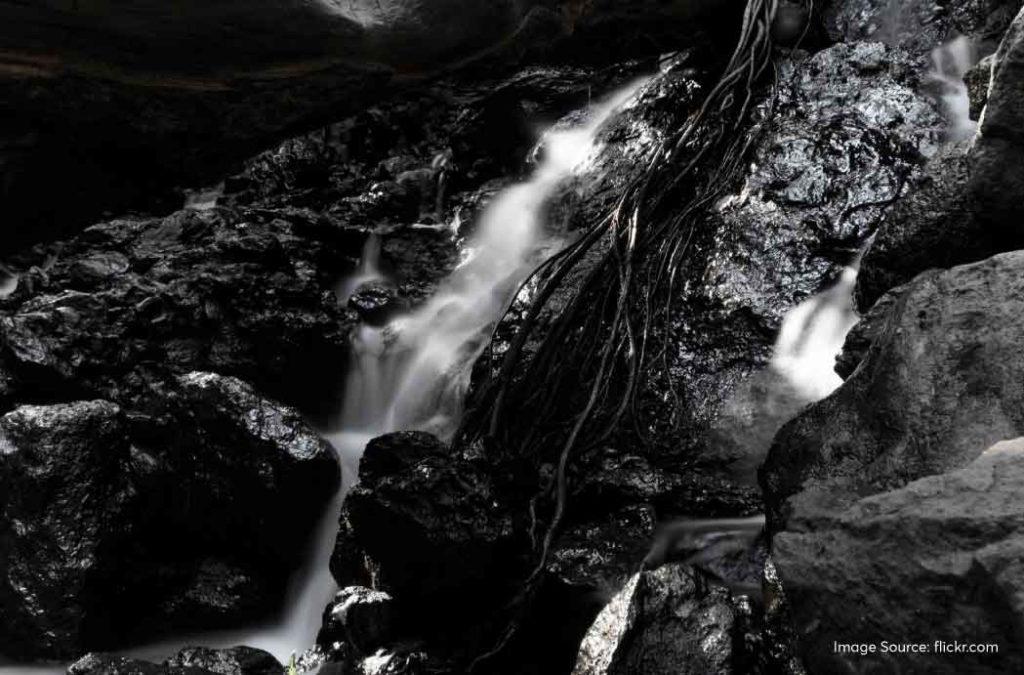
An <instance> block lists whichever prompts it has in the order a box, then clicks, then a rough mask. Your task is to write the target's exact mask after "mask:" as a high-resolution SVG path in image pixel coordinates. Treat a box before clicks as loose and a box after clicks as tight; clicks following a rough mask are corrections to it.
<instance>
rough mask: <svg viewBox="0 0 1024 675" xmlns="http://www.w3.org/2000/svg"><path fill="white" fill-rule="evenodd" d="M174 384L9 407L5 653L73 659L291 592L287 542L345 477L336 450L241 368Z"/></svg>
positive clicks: (256, 611) (301, 534)
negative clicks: (150, 393) (149, 392)
mask: <svg viewBox="0 0 1024 675" xmlns="http://www.w3.org/2000/svg"><path fill="white" fill-rule="evenodd" d="M168 389H170V387H169V385H168ZM163 393H164V395H165V396H166V397H165V398H162V399H160V401H161V403H160V404H159V407H156V406H154V407H153V408H152V409H150V410H148V411H147V412H141V411H135V412H129V411H126V410H124V409H123V408H121V407H120V406H118V405H116V404H114V403H111V402H108V401H100V400H96V401H81V402H76V403H67V404H54V405H46V406H21V407H18V408H17V409H15V410H14V411H13V412H10V413H8V414H7V415H5V416H3V417H0V439H2V448H3V452H2V453H0V485H2V487H3V490H2V492H0V495H2V498H0V506H2V509H0V513H2V514H3V515H2V516H0V532H2V533H3V537H2V541H3V549H2V553H0V559H2V560H3V562H4V567H3V569H4V576H3V578H2V580H0V619H2V621H3V624H4V625H5V626H7V627H9V628H10V630H9V631H5V633H4V635H3V637H2V639H0V650H2V651H3V652H5V653H11V654H18V655H20V656H45V657H65V658H66V657H71V656H76V655H78V654H80V653H81V652H82V651H84V650H85V649H88V648H111V647H114V646H116V645H118V644H123V641H124V640H140V639H146V638H152V637H154V636H158V635H160V634H161V633H162V632H166V631H168V630H193V629H196V628H204V627H205V628H209V627H215V626H221V627H227V626H233V625H236V624H237V623H238V622H242V621H245V620H247V619H249V618H250V617H252V616H259V615H263V614H266V613H268V612H270V611H272V610H274V608H276V606H277V605H278V604H279V603H280V601H281V600H282V589H283V588H284V587H285V586H286V584H287V579H288V577H289V575H290V573H291V571H292V570H293V569H294V567H295V565H296V561H295V560H294V556H292V555H291V554H290V553H289V550H290V548H291V547H292V546H294V547H298V548H301V545H302V542H304V541H305V538H306V537H307V536H308V534H309V532H310V530H311V528H312V526H313V524H314V523H315V522H316V521H317V519H318V517H319V515H320V513H321V510H322V509H323V508H324V505H325V504H326V501H327V499H328V498H329V497H330V495H331V494H332V493H333V491H334V490H335V489H336V486H337V480H338V476H337V464H336V462H335V460H334V457H333V452H332V450H331V449H330V448H329V447H328V446H327V445H326V444H325V443H324V442H323V441H322V440H320V438H319V437H318V436H317V435H316V434H315V433H314V432H313V431H312V430H311V429H309V428H308V427H307V426H306V425H305V423H304V422H303V421H302V418H301V417H300V416H299V415H298V413H297V412H296V411H294V410H292V409H289V408H287V407H284V406H281V405H280V404H277V403H274V402H272V401H269V400H266V399H263V398H261V397H260V396H259V395H258V394H256V393H255V392H254V391H253V390H252V389H251V388H250V387H248V385H245V384H244V383H242V382H240V381H239V380H235V379H233V378H224V377H221V376H217V375H212V374H204V373H195V374H191V375H188V376H184V377H183V378H181V381H180V382H178V383H177V385H176V388H175V389H173V390H167V391H164V392H163ZM288 542H292V544H291V546H290V545H289V543H288Z"/></svg>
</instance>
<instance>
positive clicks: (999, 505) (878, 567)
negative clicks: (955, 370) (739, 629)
mask: <svg viewBox="0 0 1024 675" xmlns="http://www.w3.org/2000/svg"><path fill="white" fill-rule="evenodd" d="M1022 479H1024V439H1017V440H1016V441H1013V442H1009V443H1000V444H997V445H996V446H994V447H993V448H991V449H990V450H988V451H987V452H985V454H984V455H982V456H981V457H979V458H978V459H976V460H974V461H973V462H972V463H970V464H969V465H967V466H966V467H964V468H962V469H958V470H955V471H952V472H949V473H944V474H941V475H937V476H929V477H926V478H921V479H919V480H916V481H913V482H911V483H909V484H907V485H905V486H904V487H901V488H899V489H896V490H892V491H889V492H881V493H878V494H874V495H871V496H867V497H864V498H862V499H860V500H858V501H856V502H855V503H853V504H851V505H850V506H849V507H848V508H845V509H843V508H840V509H836V510H833V511H829V512H828V513H824V514H820V515H818V516H815V517H814V518H813V519H811V520H802V519H799V518H793V519H791V520H790V521H789V523H788V529H787V530H786V531H784V532H780V533H779V534H777V535H776V537H775V540H774V558H775V562H776V564H777V566H778V568H779V572H780V574H781V576H782V578H783V580H784V582H785V588H786V594H787V597H788V599H789V601H790V603H791V605H792V613H793V617H794V618H795V619H796V631H797V636H798V638H799V639H800V640H801V641H802V642H801V644H802V646H803V654H804V658H805V662H806V664H807V667H808V668H809V669H810V672H836V671H843V670H846V669H851V668H857V669H869V670H871V671H872V672H902V671H905V670H906V669H908V668H912V669H913V670H915V671H917V670H921V671H927V672H931V673H963V672H971V673H1005V672H1013V671H1017V670H1020V669H1021V668H1022V667H1024V647H1022V642H1021V637H1022V636H1021V628H1020V626H1021V620H1022V618H1024V617H1022V611H1024V607H1022V605H1021V602H1020V598H1021V597H1022V592H1024V574H1022V572H1024V570H1022V569H1021V563H1020V560H1021V553H1022V552H1024V504H1022V502H1021V500H1020V498H1019V497H1020V495H1019V488H1020V483H1021V480H1022ZM882 589H884V591H883V590H882ZM883 640H885V641H888V642H890V643H895V644H925V645H926V646H927V648H928V650H927V652H925V653H923V654H917V655H908V654H899V653H890V654H882V653H875V654H869V655H865V656H860V655H837V654H836V653H835V652H834V650H833V649H832V648H831V645H832V644H833V641H839V642H843V643H868V644H871V643H874V644H877V645H881V644H884V643H883V642H882V641H883ZM936 641H942V642H943V643H954V642H960V643H962V644H963V643H970V644H973V645H995V646H996V649H997V650H998V652H997V653H991V654H972V653H966V652H952V651H951V652H946V653H943V652H941V651H938V649H937V647H936V645H935V642H936ZM952 649H955V647H952Z"/></svg>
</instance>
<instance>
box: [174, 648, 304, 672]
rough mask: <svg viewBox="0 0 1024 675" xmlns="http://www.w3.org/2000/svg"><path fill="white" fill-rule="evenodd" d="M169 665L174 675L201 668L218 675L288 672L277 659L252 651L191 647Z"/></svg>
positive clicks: (181, 652) (265, 653)
mask: <svg viewBox="0 0 1024 675" xmlns="http://www.w3.org/2000/svg"><path fill="white" fill-rule="evenodd" d="M166 665H167V666H168V669H169V670H171V671H172V672H173V670H174V669H176V668H182V669H187V668H200V669H203V670H204V671H209V672H211V673H216V674H217V675H281V674H282V673H283V672H284V668H283V667H282V666H281V664H280V663H278V662H277V659H275V658H274V657H273V656H271V655H270V654H268V653H267V652H264V651H261V650H259V649H253V648H252V647H234V648H232V649H209V648H207V647H188V648H186V649H183V650H181V651H180V652H178V653H177V654H175V655H174V656H172V657H171V658H169V659H167V662H166Z"/></svg>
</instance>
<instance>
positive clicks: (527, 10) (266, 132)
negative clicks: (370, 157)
mask: <svg viewBox="0 0 1024 675" xmlns="http://www.w3.org/2000/svg"><path fill="white" fill-rule="evenodd" d="M729 7H730V9H731V10H732V11H729V12H727V13H723V12H722V9H721V3H718V2H706V1H705V2H698V3H692V2H686V3H673V4H671V5H665V4H664V3H660V2H644V3H642V6H632V5H631V6H629V7H627V8H623V7H622V6H620V3H618V2H614V1H612V2H598V3H579V2H577V1H576V0H564V1H559V2H553V3H549V2H541V1H539V0H529V1H527V2H513V1H511V0H501V1H499V2H489V3H482V4H481V3H479V2H476V1H475V0H445V1H444V2H431V3H422V2H413V1H402V2H393V3H389V4H385V5H381V4H379V3H377V2H375V0H359V1H358V2H355V3H346V4H345V5H344V6H342V5H337V4H329V3H326V4H325V3H312V2H294V3H286V4H284V5H282V4H280V3H274V2H268V1H266V0H263V1H261V2H259V3H258V4H256V5H253V6H247V7H245V8H244V9H242V8H239V7H233V6H211V5H210V4H209V3H202V2H197V1H195V0H189V1H188V2H184V3H183V4H180V5H179V6H177V7H176V9H175V11H174V12H173V13H168V11H167V8H166V7H165V6H163V5H162V4H160V3H158V2H144V3H142V4H140V5H138V6H136V7H133V8H132V10H131V11H127V10H126V9H124V8H118V7H109V6H106V5H104V4H103V3H96V2H91V1H88V0H83V2H82V3H81V4H80V5H79V4H73V5H59V4H58V3H49V4H46V5H39V6H36V5H24V4H21V3H11V2H8V3H6V4H5V6H4V9H3V11H4V23H3V28H2V33H0V34H2V36H3V42H4V44H5V53H4V56H3V59H2V61H0V101H3V109H4V113H5V119H10V120H11V123H10V125H9V127H8V129H7V130H6V131H5V134H4V135H3V137H2V138H0V161H2V162H3V163H4V165H5V181H4V184H3V186H2V188H3V192H2V197H0V198H2V199H3V201H4V203H5V205H7V207H8V216H9V220H8V222H12V223H19V224H20V225H22V226H21V227H17V228H8V231H5V235H4V236H5V240H9V239H10V238H11V237H12V235H17V236H18V237H19V238H20V239H21V240H22V241H25V240H26V239H27V240H33V239H35V238H38V237H39V236H40V235H45V234H47V233H53V232H54V231H58V232H59V231H61V230H63V231H64V232H65V233H66V232H68V231H70V230H71V229H72V228H74V229H77V228H78V227H79V226H81V225H82V224H85V223H88V222H90V221H92V220H94V219H96V218H97V217H99V216H100V214H102V213H104V212H105V211H114V212H123V211H124V210H126V209H130V208H136V209H140V208H141V209H147V210H148V209H151V208H153V207H154V206H155V202H158V200H159V201H160V202H162V203H160V205H159V208H160V209H162V210H163V211H164V212H167V211H169V210H171V209H172V208H174V206H177V205H180V203H181V202H180V201H178V203H177V204H174V199H175V197H177V198H178V199H179V200H180V193H178V194H175V191H172V190H169V189H168V188H170V187H171V186H174V185H180V184H183V183H185V184H189V185H193V186H194V185H208V184H210V183H214V182H217V181H218V180H219V179H221V178H222V177H223V175H224V174H225V173H227V171H228V170H229V168H230V167H231V166H232V165H233V164H234V163H236V162H238V161H240V160H241V159H243V158H244V157H246V156H249V155H251V154H253V153H254V152H258V151H259V150H260V149H262V148H264V147H265V146H266V145H267V144H268V143H271V142H273V141H274V140H276V139H278V138H280V137H281V136H282V135H283V134H285V133H287V132H290V131H294V130H296V129H302V128H304V127H306V128H308V127H309V126H312V125H313V124H315V123H317V121H322V120H324V119H325V118H329V117H330V116H333V117H334V118H335V119H336V118H337V117H339V116H341V115H343V114H352V113H354V112H357V111H359V110H362V109H364V108H366V106H367V105H369V104H372V103H373V102H374V101H377V100H380V99H382V98H384V97H385V96H386V95H387V94H389V93H392V92H394V91H396V90H401V89H407V88H410V87H412V86H416V85H420V84H422V83H423V82H424V81H425V80H428V79H429V78H430V77H431V76H433V75H436V74H437V73H438V72H444V71H446V70H448V71H450V70H459V69H461V70H466V69H467V68H474V69H476V70H477V71H483V72H485V73H502V72H505V71H507V70H509V69H510V68H511V67H513V66H514V65H515V64H516V63H519V62H521V61H523V60H531V59H538V58H542V57H544V56H546V55H557V58H560V59H561V60H563V61H564V60H566V59H574V60H583V59H581V58H580V57H581V56H582V55H586V57H587V58H588V59H589V60H591V61H595V60H596V61H598V62H599V63H602V64H607V63H608V61H609V60H610V59H619V60H621V59H623V58H625V57H626V55H628V54H641V55H656V54H657V53H658V51H659V50H663V49H667V48H669V47H670V46H678V45H686V44H692V43H693V42H694V40H695V38H696V37H698V36H700V35H702V34H703V33H706V29H707V28H708V27H709V26H715V25H717V24H719V19H721V18H723V14H727V15H728V16H729V17H730V18H734V17H735V14H736V12H737V11H738V9H739V8H740V7H741V3H740V2H738V0H731V1H730V2H729ZM612 17H614V19H613V18H612ZM721 25H722V26H723V27H724V28H725V30H726V31H727V32H732V31H734V30H735V23H734V22H733V21H724V20H722V21H721ZM601 26H603V27H604V29H601V28H600V27H601ZM612 26H613V27H614V30H615V33H614V34H615V36H616V37H617V38H618V39H617V40H601V38H602V37H606V35H607V29H608V28H609V27H612ZM652 36H658V38H654V37H652ZM595 39H597V40H598V42H597V43H595V42H594V40H595ZM595 44H600V45H602V46H605V47H607V45H615V47H616V49H614V50H611V49H607V48H605V49H593V47H594V45H595ZM54 45H57V46H56V47H55V46H54ZM54 185H62V186H64V187H66V188H67V189H66V190H65V192H64V193H63V194H62V199H52V198H51V197H52V195H51V194H50V193H51V191H52V187H53V186H54Z"/></svg>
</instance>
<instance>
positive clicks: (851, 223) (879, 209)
mask: <svg viewBox="0 0 1024 675" xmlns="http://www.w3.org/2000/svg"><path fill="white" fill-rule="evenodd" d="M789 67H790V68H792V71H791V74H789V76H788V77H787V78H786V79H785V84H784V85H783V89H782V91H781V93H780V96H779V101H778V102H777V112H776V116H775V118H774V119H773V121H772V131H771V132H770V133H768V134H766V137H765V139H764V140H763V141H762V142H761V143H760V144H759V145H758V147H757V149H756V151H755V152H756V155H755V159H754V164H753V166H754V168H753V170H752V171H751V172H750V173H748V175H747V176H746V177H745V179H744V183H743V187H742V189H741V190H739V191H738V192H737V193H736V196H733V197H729V198H727V199H726V200H724V201H723V202H722V203H721V204H720V206H719V214H720V215H718V216H717V218H718V219H719V220H720V222H721V224H720V225H719V229H718V233H717V234H716V237H715V240H714V244H713V246H714V249H713V250H712V252H711V254H710V255H711V260H710V263H709V265H708V270H707V273H706V275H705V284H706V289H705V290H704V291H703V292H704V293H705V294H707V295H708V296H709V297H710V299H712V300H713V301H715V302H717V303H719V304H721V305H723V306H725V307H728V308H730V311H731V312H733V313H736V312H739V311H740V309H739V308H744V309H745V310H746V311H747V312H750V313H753V314H754V315H755V316H757V317H758V318H761V320H762V321H764V323H765V324H766V328H767V329H768V330H769V331H771V330H772V329H777V327H778V326H779V325H780V323H781V317H782V314H783V313H784V312H785V311H786V310H788V309H789V308H790V307H792V306H793V305H792V303H793V301H794V299H800V298H803V297H806V296H808V295H810V294H811V293H813V292H816V291H818V290H820V289H821V288H822V287H823V286H825V285H827V284H828V282H829V281H830V280H831V279H832V278H834V277H835V276H836V274H837V271H836V265H837V263H838V264H847V263H849V262H851V261H852V259H853V258H854V257H855V256H856V252H857V251H858V250H859V248H860V247H861V246H862V245H863V243H864V242H865V241H866V240H867V238H868V237H869V236H870V235H871V234H872V233H873V232H874V231H875V228H876V227H877V225H878V223H879V221H880V219H881V218H882V216H883V214H884V213H885V212H886V210H887V209H888V208H889V207H890V206H891V205H892V204H893V202H895V201H896V200H897V199H898V198H899V197H900V196H901V195H902V194H903V193H904V191H905V190H906V187H907V186H908V184H910V183H911V182H912V181H914V180H915V179H916V177H917V175H918V174H919V172H920V168H921V166H922V165H923V164H924V162H925V160H926V158H927V157H928V156H930V155H931V154H932V153H934V152H935V150H936V149H937V148H938V143H939V140H940V139H939V137H938V134H937V127H938V126H939V125H941V118H940V117H939V115H938V114H937V112H936V110H935V108H934V105H933V104H932V102H931V101H930V100H929V99H928V98H927V97H925V96H924V95H922V94H920V93H918V92H917V91H916V78H917V74H916V72H915V66H914V64H913V63H912V62H911V61H909V60H908V59H907V57H906V56H905V55H904V54H903V53H902V52H900V51H899V50H894V49H890V48H887V47H885V46H883V45H882V44H879V43H855V44H852V45H845V44H843V45H837V46H835V47H832V48H829V49H827V50H825V51H822V52H819V53H817V54H815V55H814V56H812V57H810V58H809V59H808V60H806V61H804V62H802V63H797V64H792V65H790V66H789Z"/></svg>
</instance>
